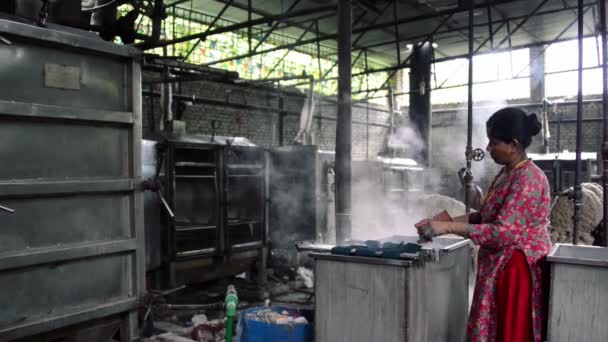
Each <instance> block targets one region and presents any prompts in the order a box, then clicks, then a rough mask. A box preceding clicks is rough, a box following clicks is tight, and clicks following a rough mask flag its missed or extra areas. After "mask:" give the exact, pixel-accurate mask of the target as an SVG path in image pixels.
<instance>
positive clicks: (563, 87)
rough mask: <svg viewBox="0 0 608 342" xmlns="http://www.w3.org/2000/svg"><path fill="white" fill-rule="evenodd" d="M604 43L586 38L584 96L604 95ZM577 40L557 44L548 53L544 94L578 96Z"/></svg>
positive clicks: (593, 38)
mask: <svg viewBox="0 0 608 342" xmlns="http://www.w3.org/2000/svg"><path fill="white" fill-rule="evenodd" d="M601 58H602V41H601V40H600V39H599V37H597V38H596V37H588V38H585V39H583V68H584V70H583V95H594V94H601V93H602V89H603V85H602V69H601V67H600V66H601ZM577 69H578V41H577V40H576V39H574V40H570V41H566V42H561V43H554V44H551V45H549V46H548V47H547V50H546V52H545V74H546V75H545V95H546V96H547V97H572V96H576V95H577V94H578V70H577Z"/></svg>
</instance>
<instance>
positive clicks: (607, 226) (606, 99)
mask: <svg viewBox="0 0 608 342" xmlns="http://www.w3.org/2000/svg"><path fill="white" fill-rule="evenodd" d="M598 3H599V12H600V25H599V27H600V31H601V35H602V50H603V51H602V80H603V84H604V89H603V93H602V111H603V117H604V127H603V129H604V143H603V144H602V161H603V164H604V170H603V171H604V172H603V173H602V185H603V188H604V203H603V204H604V205H603V207H604V216H603V217H604V219H603V221H602V228H603V233H604V234H603V235H604V236H603V238H604V241H603V242H604V246H606V247H608V66H607V65H606V63H607V61H608V58H607V56H606V55H607V54H608V47H607V46H606V45H608V41H607V38H606V0H598Z"/></svg>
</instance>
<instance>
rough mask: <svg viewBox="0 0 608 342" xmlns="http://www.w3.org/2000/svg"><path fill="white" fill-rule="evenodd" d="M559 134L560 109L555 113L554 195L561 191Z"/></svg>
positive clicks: (560, 123)
mask: <svg viewBox="0 0 608 342" xmlns="http://www.w3.org/2000/svg"><path fill="white" fill-rule="evenodd" d="M561 133H562V111H561V109H560V110H558V111H557V138H556V139H555V140H556V145H557V146H556V150H557V155H556V159H555V165H554V170H553V172H554V173H553V191H554V192H555V195H557V193H559V192H560V191H562V173H561V172H562V170H561V166H562V165H561V161H560V160H559V153H560V152H561V147H562V146H561Z"/></svg>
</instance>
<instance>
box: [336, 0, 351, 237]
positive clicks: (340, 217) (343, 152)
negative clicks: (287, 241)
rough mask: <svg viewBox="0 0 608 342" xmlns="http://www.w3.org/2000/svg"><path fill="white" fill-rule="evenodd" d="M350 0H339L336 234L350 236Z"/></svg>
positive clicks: (337, 235)
mask: <svg viewBox="0 0 608 342" xmlns="http://www.w3.org/2000/svg"><path fill="white" fill-rule="evenodd" d="M351 20H352V4H351V0H339V1H338V118H337V122H336V238H337V240H338V241H337V242H338V243H344V241H346V240H347V239H349V238H350V237H351V115H352V113H351V111H352V107H351V105H352V104H351V97H352V85H351V59H352V57H351V36H352V21H351Z"/></svg>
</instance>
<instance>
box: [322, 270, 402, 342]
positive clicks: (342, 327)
mask: <svg viewBox="0 0 608 342" xmlns="http://www.w3.org/2000/svg"><path fill="white" fill-rule="evenodd" d="M315 274H316V277H315V282H316V283H315V294H316V298H315V303H316V308H315V341H318V342H329V341H384V342H403V341H407V339H406V336H407V325H406V320H405V319H404V318H405V315H406V313H407V311H406V301H407V299H406V287H407V269H406V268H404V267H394V266H380V265H370V264H364V263H349V262H342V261H334V260H317V261H316V262H315Z"/></svg>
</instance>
